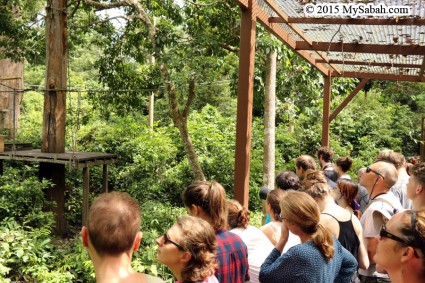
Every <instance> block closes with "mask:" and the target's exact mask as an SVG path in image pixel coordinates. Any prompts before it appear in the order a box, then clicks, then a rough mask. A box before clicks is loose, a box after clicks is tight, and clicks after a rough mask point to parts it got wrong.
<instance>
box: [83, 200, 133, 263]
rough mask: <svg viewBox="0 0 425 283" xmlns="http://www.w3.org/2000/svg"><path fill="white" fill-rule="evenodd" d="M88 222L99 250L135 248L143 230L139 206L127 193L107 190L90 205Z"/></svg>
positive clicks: (115, 251)
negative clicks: (107, 191)
mask: <svg viewBox="0 0 425 283" xmlns="http://www.w3.org/2000/svg"><path fill="white" fill-rule="evenodd" d="M87 222H88V223H87V228H88V232H89V239H90V242H91V243H92V245H93V247H94V248H95V250H96V251H97V253H98V254H99V255H104V254H108V255H118V254H121V253H124V252H126V251H128V250H130V249H131V248H132V246H133V243H134V239H135V237H136V235H137V233H138V232H139V231H140V222H141V220H140V206H139V203H138V202H137V200H135V199H133V198H132V197H130V196H129V195H128V194H127V193H123V192H111V193H104V194H101V195H100V196H99V197H97V198H96V199H95V201H94V202H93V204H92V206H91V207H90V211H89V216H88V220H87Z"/></svg>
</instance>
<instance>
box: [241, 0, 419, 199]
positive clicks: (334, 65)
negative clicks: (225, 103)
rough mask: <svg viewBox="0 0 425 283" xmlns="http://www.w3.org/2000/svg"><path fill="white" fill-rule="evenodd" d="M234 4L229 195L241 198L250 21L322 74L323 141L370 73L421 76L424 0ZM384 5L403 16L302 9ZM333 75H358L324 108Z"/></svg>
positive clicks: (245, 173) (247, 137)
mask: <svg viewBox="0 0 425 283" xmlns="http://www.w3.org/2000/svg"><path fill="white" fill-rule="evenodd" d="M234 1H235V2H236V3H237V4H238V5H239V6H240V9H241V31H240V58H239V82H238V109H237V133H236V149H235V198H236V199H238V200H239V201H240V202H241V203H242V204H243V205H244V206H247V205H248V188H249V170H250V148H251V125H252V102H253V71H254V59H255V41H256V27H255V25H256V23H257V21H258V22H260V23H261V24H262V25H263V26H264V27H266V29H267V30H268V31H269V32H271V33H272V34H273V35H275V36H276V37H277V38H278V39H279V40H281V41H282V42H283V43H284V44H285V45H287V46H288V47H289V48H291V49H292V50H293V51H294V52H296V53H297V54H298V55H300V56H301V57H303V58H304V59H305V60H306V61H307V62H309V63H310V64H311V65H312V66H313V67H315V68H316V69H317V70H319V71H320V72H321V73H322V74H323V75H324V78H325V85H324V103H323V122H322V144H323V145H328V144H329V123H330V122H331V121H332V120H333V119H334V118H335V117H336V116H337V115H338V113H339V112H340V111H341V110H342V109H343V108H344V107H345V106H346V105H347V104H348V103H349V102H350V101H351V99H352V98H353V97H354V96H355V95H356V94H357V93H358V92H359V91H360V90H361V89H362V88H363V87H364V85H365V84H366V82H367V81H368V80H370V79H379V80H396V81H408V82H425V76H424V73H425V1H422V0H418V1H409V0H383V1H376V0H372V1H371V0H363V1H362V0H356V1H352V0H351V1H350V0H341V1H335V0H327V1H326V0H325V1H315V0H314V1H310V0H234ZM334 4H337V5H346V6H347V7H348V6H350V5H375V6H378V5H386V6H387V7H390V6H404V7H408V8H409V11H410V12H409V13H410V14H409V15H402V16H397V15H390V14H379V15H373V16H370V15H357V16H356V17H355V18H352V17H350V15H341V14H338V15H337V14H323V15H322V16H321V17H312V16H308V15H306V14H304V8H305V7H306V5H310V6H311V5H313V6H314V7H318V5H322V6H326V5H328V6H330V5H334ZM332 77H346V78H358V79H361V82H360V83H359V84H358V86H357V87H356V88H355V89H354V90H353V92H352V93H351V94H350V95H349V96H347V98H346V99H345V100H344V101H343V102H342V103H341V105H339V106H338V107H337V109H335V110H334V112H333V113H332V114H331V109H330V98H331V83H332V79H331V78H332Z"/></svg>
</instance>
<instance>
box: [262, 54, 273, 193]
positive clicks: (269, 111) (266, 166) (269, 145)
mask: <svg viewBox="0 0 425 283" xmlns="http://www.w3.org/2000/svg"><path fill="white" fill-rule="evenodd" d="M264 108H265V109H264V162H263V176H264V177H263V185H264V186H266V187H267V188H269V189H273V188H274V170H275V117H276V51H275V50H272V51H270V52H269V53H268V54H267V61H266V95H265V106H264Z"/></svg>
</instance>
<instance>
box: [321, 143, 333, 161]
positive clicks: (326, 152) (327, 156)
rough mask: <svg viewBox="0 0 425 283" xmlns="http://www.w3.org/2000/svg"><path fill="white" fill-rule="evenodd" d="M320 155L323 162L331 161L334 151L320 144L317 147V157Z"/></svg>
mask: <svg viewBox="0 0 425 283" xmlns="http://www.w3.org/2000/svg"><path fill="white" fill-rule="evenodd" d="M320 156H321V157H322V159H323V160H324V161H325V162H332V161H333V159H334V153H333V151H332V150H331V149H330V147H328V146H321V147H319V148H318V149H317V158H319V157H320Z"/></svg>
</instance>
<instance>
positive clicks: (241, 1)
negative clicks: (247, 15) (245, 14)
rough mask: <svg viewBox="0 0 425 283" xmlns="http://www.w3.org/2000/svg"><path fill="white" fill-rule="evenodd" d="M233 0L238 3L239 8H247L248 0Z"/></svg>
mask: <svg viewBox="0 0 425 283" xmlns="http://www.w3.org/2000/svg"><path fill="white" fill-rule="evenodd" d="M234 1H235V2H236V3H237V4H238V5H239V8H240V9H241V10H247V9H248V5H249V1H248V0H234Z"/></svg>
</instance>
